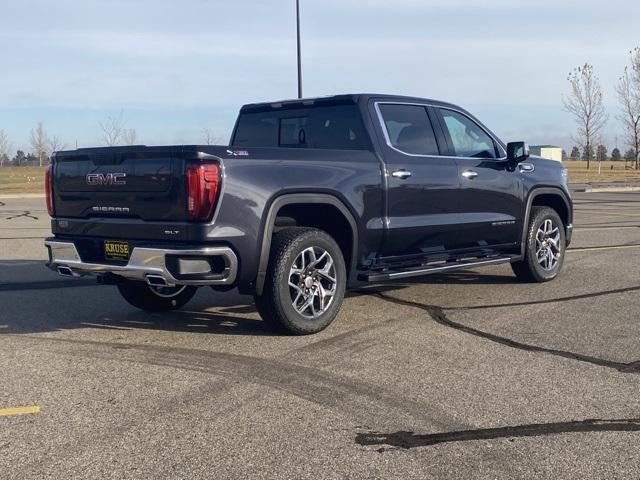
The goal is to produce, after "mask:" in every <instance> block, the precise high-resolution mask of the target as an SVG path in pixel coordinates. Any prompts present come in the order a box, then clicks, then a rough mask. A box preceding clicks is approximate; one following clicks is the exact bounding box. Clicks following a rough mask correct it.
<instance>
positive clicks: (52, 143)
mask: <svg viewBox="0 0 640 480" xmlns="http://www.w3.org/2000/svg"><path fill="white" fill-rule="evenodd" d="M49 148H50V149H51V152H57V151H58V150H65V149H66V148H67V144H66V143H64V142H63V141H62V139H61V138H60V137H59V136H57V135H54V136H53V137H51V139H50V140H49Z"/></svg>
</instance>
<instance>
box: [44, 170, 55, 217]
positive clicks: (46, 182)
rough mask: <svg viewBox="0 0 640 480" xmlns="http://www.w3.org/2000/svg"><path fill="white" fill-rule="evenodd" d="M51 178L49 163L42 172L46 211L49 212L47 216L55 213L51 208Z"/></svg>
mask: <svg viewBox="0 0 640 480" xmlns="http://www.w3.org/2000/svg"><path fill="white" fill-rule="evenodd" d="M52 182H53V178H52V175H51V165H49V166H48V167H47V170H46V173H45V174H44V194H45V197H46V199H47V212H49V216H50V217H53V216H54V215H55V211H54V209H53V184H52Z"/></svg>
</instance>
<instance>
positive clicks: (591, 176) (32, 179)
mask: <svg viewBox="0 0 640 480" xmlns="http://www.w3.org/2000/svg"><path fill="white" fill-rule="evenodd" d="M628 165H630V164H628ZM564 166H565V167H566V168H567V169H568V170H569V182H570V183H594V182H624V181H640V170H634V169H625V162H602V165H601V168H600V173H598V162H592V163H591V169H590V170H587V162H581V161H580V162H572V161H567V162H564ZM44 170H45V167H42V168H41V167H2V168H0V195H7V194H21V193H44Z"/></svg>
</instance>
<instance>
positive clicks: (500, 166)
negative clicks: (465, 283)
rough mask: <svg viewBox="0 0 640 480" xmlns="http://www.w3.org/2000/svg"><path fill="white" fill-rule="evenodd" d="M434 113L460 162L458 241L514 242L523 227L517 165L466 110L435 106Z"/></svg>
mask: <svg viewBox="0 0 640 480" xmlns="http://www.w3.org/2000/svg"><path fill="white" fill-rule="evenodd" d="M433 114H435V115H437V116H438V119H439V121H440V125H441V126H442V130H443V132H444V137H445V142H446V143H447V144H448V148H449V155H451V156H454V157H455V159H456V163H457V165H458V174H459V178H460V192H459V195H458V205H459V213H460V216H459V221H460V238H459V240H460V246H461V247H463V248H470V249H479V250H482V249H485V248H487V247H488V248H489V249H493V248H496V247H500V248H503V247H504V248H509V247H512V246H513V245H514V244H515V243H517V242H518V241H519V236H520V235H521V233H522V230H521V225H518V218H519V216H520V215H521V209H522V200H521V195H522V193H521V192H522V186H521V182H520V174H519V170H518V169H515V171H514V169H513V168H512V167H511V166H510V164H509V162H507V161H506V158H505V156H506V155H505V154H504V150H503V149H502V147H501V146H500V145H499V144H498V143H497V142H496V141H495V140H494V138H493V137H492V136H491V135H490V134H489V133H488V132H487V131H485V129H483V128H482V127H481V126H480V125H479V124H478V123H477V122H476V121H475V120H473V119H472V118H470V117H469V116H467V115H466V114H464V113H462V112H459V111H457V110H452V109H448V108H444V107H441V108H434V109H433V110H432V115H433Z"/></svg>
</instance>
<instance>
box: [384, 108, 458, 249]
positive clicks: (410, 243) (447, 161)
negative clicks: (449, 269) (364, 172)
mask: <svg viewBox="0 0 640 480" xmlns="http://www.w3.org/2000/svg"><path fill="white" fill-rule="evenodd" d="M374 108H375V114H376V117H377V118H376V119H375V122H374V124H375V125H376V129H377V130H378V135H379V136H380V138H381V139H382V141H381V142H380V144H381V145H382V149H383V152H382V154H383V158H384V159H385V164H386V167H385V168H386V172H385V174H386V180H387V182H388V189H387V215H386V219H385V220H386V224H387V225H386V227H387V228H386V236H385V240H384V242H383V246H382V255H381V256H382V257H384V258H383V260H388V261H390V260H401V259H405V258H406V259H410V258H412V257H417V258H420V257H427V256H428V257H433V256H444V255H445V253H446V252H448V251H450V250H452V249H454V248H455V247H456V243H457V238H456V234H455V232H456V230H457V224H458V215H457V200H456V196H457V194H458V192H459V190H458V188H459V180H458V166H457V164H456V161H455V159H454V158H445V157H441V156H440V150H441V149H442V148H446V146H445V145H439V144H438V141H437V140H436V135H435V134H434V128H433V124H432V121H434V120H435V119H433V118H430V116H429V113H428V107H426V106H425V105H420V104H408V103H395V102H378V103H376V104H375V107H374ZM436 121H437V120H436Z"/></svg>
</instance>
